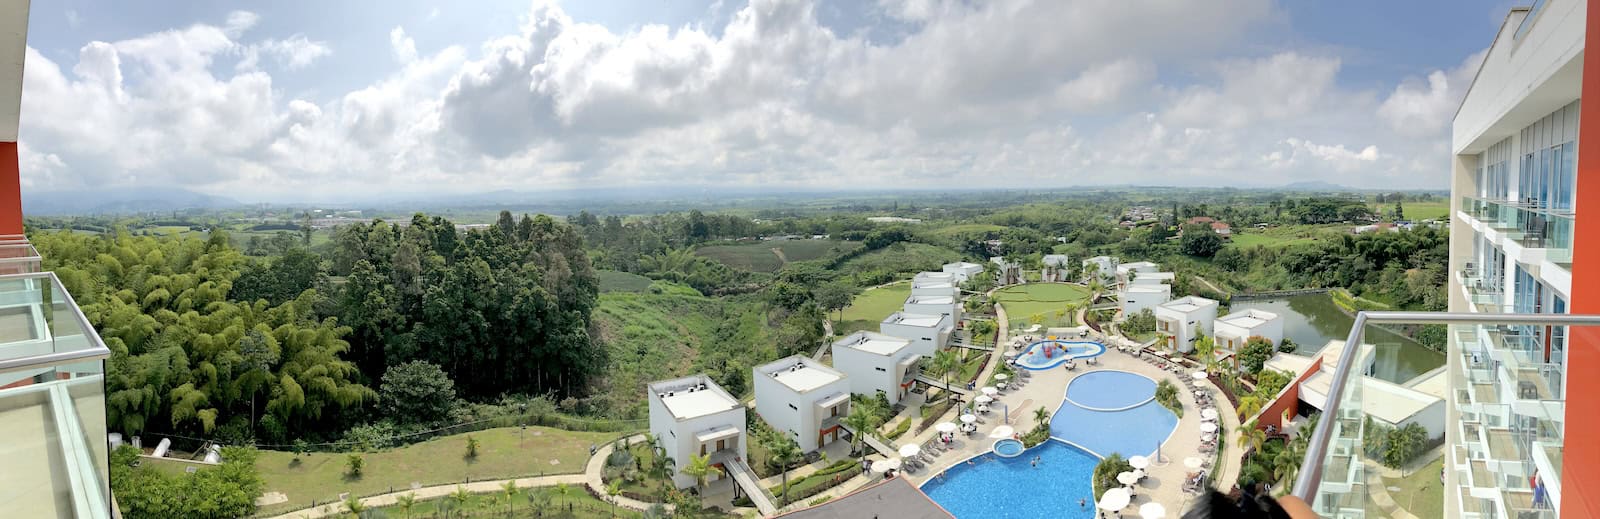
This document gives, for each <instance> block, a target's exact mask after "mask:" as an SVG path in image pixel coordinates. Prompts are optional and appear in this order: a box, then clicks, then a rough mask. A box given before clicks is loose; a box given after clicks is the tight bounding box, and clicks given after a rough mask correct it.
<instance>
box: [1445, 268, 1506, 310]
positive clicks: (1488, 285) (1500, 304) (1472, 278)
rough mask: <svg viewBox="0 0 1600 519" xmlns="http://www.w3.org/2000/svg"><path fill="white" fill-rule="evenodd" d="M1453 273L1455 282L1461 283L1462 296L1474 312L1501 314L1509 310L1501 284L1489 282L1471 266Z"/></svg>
mask: <svg viewBox="0 0 1600 519" xmlns="http://www.w3.org/2000/svg"><path fill="white" fill-rule="evenodd" d="M1455 275H1456V283H1458V284H1460V285H1461V290H1462V291H1463V292H1464V297H1466V300H1467V302H1468V303H1470V304H1471V305H1472V310H1473V311H1474V312H1478V313H1483V314H1502V313H1507V312H1510V311H1511V309H1510V304H1509V302H1508V301H1509V299H1508V298H1507V296H1506V293H1505V289H1504V288H1503V285H1500V284H1496V283H1493V282H1491V281H1490V280H1489V279H1488V277H1486V276H1484V275H1483V273H1482V272H1478V271H1477V270H1476V269H1474V268H1472V267H1468V268H1466V269H1462V270H1460V271H1457V272H1456V273H1455Z"/></svg>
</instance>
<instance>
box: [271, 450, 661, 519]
mask: <svg viewBox="0 0 1600 519" xmlns="http://www.w3.org/2000/svg"><path fill="white" fill-rule="evenodd" d="M627 440H628V442H629V443H630V444H632V443H637V442H643V441H645V440H646V435H644V434H636V435H633V436H630V437H628V439H627ZM612 445H613V444H612V443H606V444H605V445H602V446H600V447H599V448H597V449H595V451H594V454H593V455H591V456H589V461H588V462H587V463H585V464H584V469H583V473H582V474H557V475H553V476H540V477H533V478H515V479H496V480H487V481H474V482H472V483H467V484H460V483H452V484H447V485H434V486H430V487H422V488H418V489H414V490H411V489H408V490H402V491H398V492H390V493H387V494H379V495H375V496H370V497H363V498H361V504H363V505H366V506H368V507H372V508H376V507H383V506H393V505H394V504H395V503H396V502H398V501H399V499H400V496H404V495H406V494H413V495H415V496H416V499H417V500H418V501H425V500H428V499H438V498H443V497H445V496H448V495H450V494H451V493H452V492H455V491H456V489H458V488H466V489H467V492H471V493H474V494H489V493H494V492H500V491H501V490H502V487H503V486H504V485H505V484H506V482H507V481H514V482H516V485H517V488H534V487H552V486H556V485H559V484H562V483H565V484H568V485H575V486H576V485H584V486H587V487H589V488H590V489H591V490H593V491H594V493H595V494H598V495H602V496H604V495H606V484H605V481H604V474H605V467H606V458H607V457H609V456H610V455H611V451H612V450H614V449H613V448H612ZM608 499H610V500H612V501H613V502H615V503H616V504H617V506H621V507H623V508H629V509H633V510H640V511H643V510H648V509H649V508H650V507H651V506H655V503H646V502H643V501H639V500H636V499H630V498H627V497H623V496H615V497H608ZM662 506H664V507H666V509H667V510H668V511H671V510H672V505H667V504H663V505H662ZM343 513H344V503H338V502H335V503H328V504H325V505H322V506H318V507H316V508H307V509H302V510H296V511H293V512H288V513H285V514H281V515H278V516H275V517H274V518H273V519H318V518H322V517H336V516H339V515H341V514H343Z"/></svg>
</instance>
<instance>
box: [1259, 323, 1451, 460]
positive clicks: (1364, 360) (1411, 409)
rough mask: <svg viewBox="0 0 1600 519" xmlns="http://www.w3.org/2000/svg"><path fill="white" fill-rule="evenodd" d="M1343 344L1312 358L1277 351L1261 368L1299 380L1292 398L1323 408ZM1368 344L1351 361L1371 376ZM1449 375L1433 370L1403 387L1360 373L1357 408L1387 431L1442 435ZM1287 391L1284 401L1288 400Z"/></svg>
mask: <svg viewBox="0 0 1600 519" xmlns="http://www.w3.org/2000/svg"><path fill="white" fill-rule="evenodd" d="M1344 348H1345V341H1344V340H1342V339H1335V340H1331V341H1328V344H1327V345H1325V346H1323V347H1322V350H1320V351H1318V352H1317V353H1316V355H1314V356H1311V357H1306V356H1303V355H1297V354H1293V353H1275V354H1273V355H1272V357H1271V358H1269V359H1267V362H1266V364H1265V367H1266V368H1268V369H1274V370H1278V371H1286V372H1288V373H1290V374H1291V375H1293V376H1294V380H1296V381H1298V387H1296V388H1295V389H1298V391H1297V392H1296V393H1297V394H1296V395H1295V398H1298V399H1299V400H1300V402H1301V403H1303V404H1305V405H1306V406H1310V407H1312V408H1315V409H1318V410H1322V409H1326V407H1327V403H1328V392H1329V391H1330V390H1331V388H1332V385H1333V373H1334V372H1335V371H1338V369H1339V357H1340V355H1341V354H1342V353H1344ZM1373 353H1374V348H1373V347H1372V345H1371V344H1363V345H1361V350H1360V351H1358V352H1357V355H1356V360H1355V362H1357V363H1359V364H1357V367H1359V368H1360V372H1361V373H1371V372H1372V366H1373V363H1374V362H1375V360H1376V358H1375V357H1374V355H1373ZM1447 384H1449V372H1448V371H1445V370H1436V371H1434V372H1432V374H1430V375H1426V376H1421V377H1417V378H1415V379H1413V380H1410V381H1408V382H1406V383H1405V384H1396V383H1394V382H1389V381H1387V380H1382V379H1379V378H1375V377H1372V376H1371V375H1361V391H1362V392H1361V410H1362V411H1363V412H1364V413H1365V414H1366V415H1367V416H1370V417H1372V418H1373V419H1374V420H1377V421H1378V422H1380V423H1382V424H1384V425H1387V426H1389V427H1404V426H1405V425H1406V424H1412V423H1414V424H1417V425H1420V426H1422V428H1424V429H1427V431H1428V438H1432V439H1436V438H1440V437H1442V436H1444V432H1445V431H1444V430H1443V428H1442V426H1443V425H1444V424H1445V419H1444V416H1445V400H1444V397H1445V395H1446V394H1448V393H1449V389H1448V387H1447ZM1287 393H1288V391H1285V395H1284V397H1288V394H1287ZM1261 419H1262V420H1263V421H1269V422H1276V421H1277V420H1279V419H1280V418H1279V417H1276V416H1273V417H1268V416H1263V417H1262V418H1261Z"/></svg>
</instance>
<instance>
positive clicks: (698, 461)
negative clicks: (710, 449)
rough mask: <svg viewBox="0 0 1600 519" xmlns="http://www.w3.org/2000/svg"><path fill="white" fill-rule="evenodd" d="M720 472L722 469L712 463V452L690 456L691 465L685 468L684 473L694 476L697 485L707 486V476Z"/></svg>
mask: <svg viewBox="0 0 1600 519" xmlns="http://www.w3.org/2000/svg"><path fill="white" fill-rule="evenodd" d="M720 472H722V469H719V468H717V467H715V466H713V465H711V455H710V454H706V455H701V456H689V466H687V467H684V468H683V473H684V474H687V475H689V476H693V477H694V484H695V486H697V487H704V486H706V476H709V475H711V474H717V473H720Z"/></svg>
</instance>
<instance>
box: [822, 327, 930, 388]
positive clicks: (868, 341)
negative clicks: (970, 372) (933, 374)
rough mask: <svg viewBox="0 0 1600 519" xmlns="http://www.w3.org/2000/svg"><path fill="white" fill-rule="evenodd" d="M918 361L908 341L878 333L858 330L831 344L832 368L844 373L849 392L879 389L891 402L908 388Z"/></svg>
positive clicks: (914, 375) (918, 355) (915, 352)
mask: <svg viewBox="0 0 1600 519" xmlns="http://www.w3.org/2000/svg"><path fill="white" fill-rule="evenodd" d="M921 360H922V355H920V354H918V353H917V350H916V349H915V348H912V347H911V341H908V340H905V339H901V338H899V337H892V336H888V335H884V334H881V333H874V332H868V331H859V332H856V333H852V334H850V335H848V336H846V337H845V338H843V339H840V340H838V341H834V343H833V365H834V369H837V370H839V371H843V372H844V374H845V378H846V379H847V380H849V381H850V392H852V393H856V394H860V395H866V396H872V395H876V394H878V393H880V392H881V393H883V394H884V396H885V397H888V399H889V403H890V404H891V405H892V404H895V403H898V402H899V401H900V398H901V397H903V396H905V394H906V391H909V390H910V389H911V385H912V383H913V382H914V379H915V378H916V376H917V372H918V370H917V365H918V362H919V361H921Z"/></svg>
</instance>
